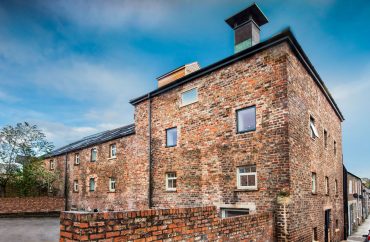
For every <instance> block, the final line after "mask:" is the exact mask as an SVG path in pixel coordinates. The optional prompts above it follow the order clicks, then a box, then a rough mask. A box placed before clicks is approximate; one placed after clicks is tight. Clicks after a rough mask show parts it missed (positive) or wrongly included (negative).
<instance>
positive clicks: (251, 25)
mask: <svg viewBox="0 0 370 242" xmlns="http://www.w3.org/2000/svg"><path fill="white" fill-rule="evenodd" d="M225 21H226V23H227V24H228V25H229V26H230V27H231V28H232V29H233V30H234V39H235V44H234V53H238V52H240V51H242V50H245V49H248V48H249V47H251V46H253V45H255V44H258V43H259V42H260V27H261V26H262V25H264V24H266V23H268V20H267V18H266V16H265V15H264V14H263V13H262V11H261V9H260V8H259V7H258V6H257V4H255V3H253V4H252V5H251V6H249V7H248V8H246V9H244V10H242V11H241V12H239V13H237V14H235V15H234V16H231V17H230V18H228V19H226V20H225Z"/></svg>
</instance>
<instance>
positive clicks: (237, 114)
mask: <svg viewBox="0 0 370 242" xmlns="http://www.w3.org/2000/svg"><path fill="white" fill-rule="evenodd" d="M251 108H253V109H254V128H253V129H246V130H242V131H241V130H239V112H240V111H244V110H247V109H251ZM235 114H236V133H237V134H244V133H249V132H253V131H256V130H257V107H256V105H252V106H248V107H244V108H239V109H237V110H235Z"/></svg>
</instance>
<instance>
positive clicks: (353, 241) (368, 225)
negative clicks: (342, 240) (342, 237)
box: [347, 218, 370, 242]
mask: <svg viewBox="0 0 370 242" xmlns="http://www.w3.org/2000/svg"><path fill="white" fill-rule="evenodd" d="M369 229H370V218H368V219H366V220H365V222H363V223H362V224H361V225H360V226H359V227H358V228H357V231H356V232H355V233H353V235H351V236H350V237H348V239H347V241H348V242H358V241H361V242H362V241H364V240H365V238H364V237H362V235H364V234H368V233H369Z"/></svg>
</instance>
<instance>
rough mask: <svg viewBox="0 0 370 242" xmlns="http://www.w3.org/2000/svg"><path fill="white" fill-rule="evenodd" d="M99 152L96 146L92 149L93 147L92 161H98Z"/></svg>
mask: <svg viewBox="0 0 370 242" xmlns="http://www.w3.org/2000/svg"><path fill="white" fill-rule="evenodd" d="M97 153H98V151H97V149H96V148H92V149H91V161H92V162H95V161H96V156H97Z"/></svg>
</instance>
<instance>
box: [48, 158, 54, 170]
mask: <svg viewBox="0 0 370 242" xmlns="http://www.w3.org/2000/svg"><path fill="white" fill-rule="evenodd" d="M49 169H50V170H51V171H52V170H55V159H51V160H50V161H49Z"/></svg>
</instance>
